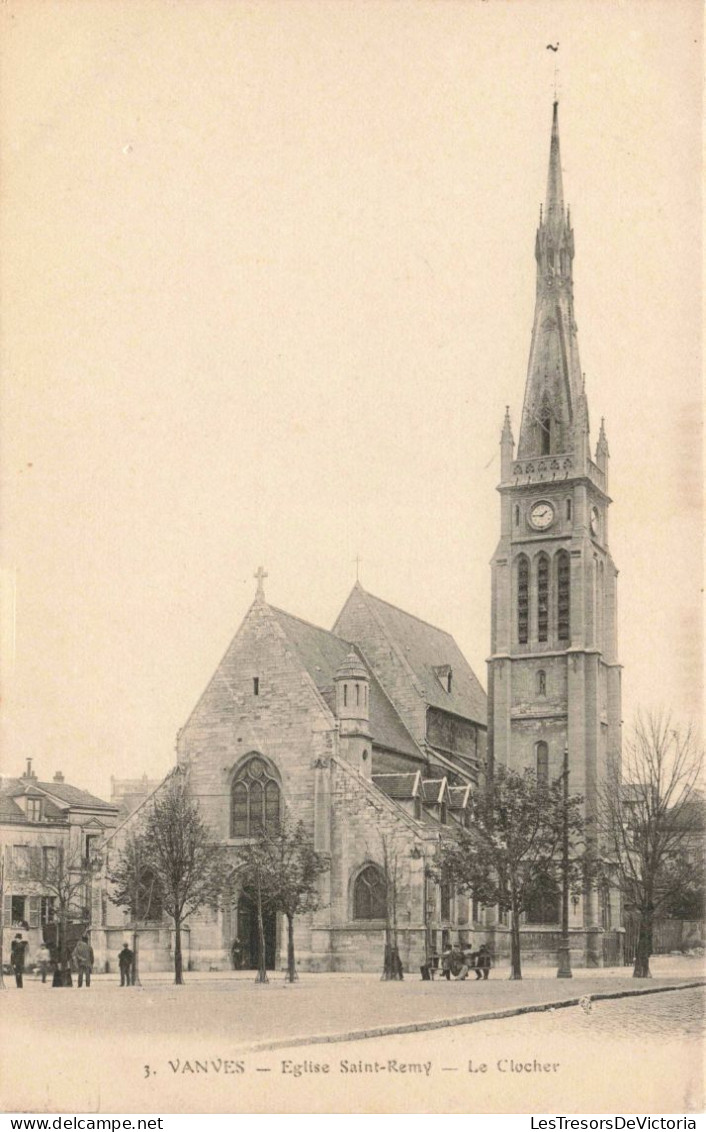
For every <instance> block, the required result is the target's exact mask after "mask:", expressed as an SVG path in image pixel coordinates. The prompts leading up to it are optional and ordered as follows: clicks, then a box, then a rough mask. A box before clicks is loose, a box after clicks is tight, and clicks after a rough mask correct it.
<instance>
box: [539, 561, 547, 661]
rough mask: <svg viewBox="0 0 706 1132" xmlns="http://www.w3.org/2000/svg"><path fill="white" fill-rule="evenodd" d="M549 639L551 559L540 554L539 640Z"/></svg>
mask: <svg viewBox="0 0 706 1132" xmlns="http://www.w3.org/2000/svg"><path fill="white" fill-rule="evenodd" d="M548 637H549V559H548V558H547V556H546V554H540V556H539V558H538V560H537V640H539V641H546V640H547V639H548Z"/></svg>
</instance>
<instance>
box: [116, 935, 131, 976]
mask: <svg viewBox="0 0 706 1132" xmlns="http://www.w3.org/2000/svg"><path fill="white" fill-rule="evenodd" d="M118 965H119V967H120V986H121V987H129V986H130V985H131V983H132V951H131V950H130V948H129V947H128V945H127V943H124V944H123V949H122V951H119V952H118Z"/></svg>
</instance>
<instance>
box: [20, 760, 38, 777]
mask: <svg viewBox="0 0 706 1132" xmlns="http://www.w3.org/2000/svg"><path fill="white" fill-rule="evenodd" d="M21 777H22V778H36V777H37V776H36V774H35V773H34V771H33V770H32V760H31V759H27V769H26V770H25V772H24V774H23V775H21Z"/></svg>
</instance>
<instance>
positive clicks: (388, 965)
mask: <svg viewBox="0 0 706 1132" xmlns="http://www.w3.org/2000/svg"><path fill="white" fill-rule="evenodd" d="M391 934H392V933H391V931H390V925H389V923H387V924H385V950H384V952H383V957H382V978H381V981H386V980H387V979H391V978H392V939H391Z"/></svg>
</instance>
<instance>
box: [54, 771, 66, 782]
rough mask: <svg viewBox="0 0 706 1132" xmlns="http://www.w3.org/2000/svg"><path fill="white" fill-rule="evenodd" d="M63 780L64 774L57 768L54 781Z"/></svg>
mask: <svg viewBox="0 0 706 1132" xmlns="http://www.w3.org/2000/svg"><path fill="white" fill-rule="evenodd" d="M63 781H64V776H63V774H62V773H61V771H60V770H57V771H56V773H55V775H54V782H63Z"/></svg>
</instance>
